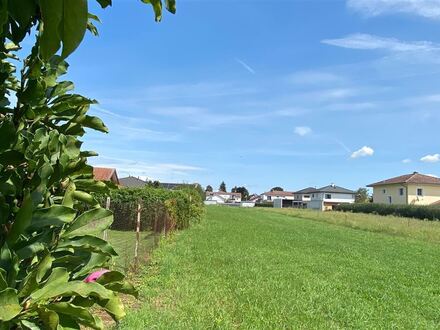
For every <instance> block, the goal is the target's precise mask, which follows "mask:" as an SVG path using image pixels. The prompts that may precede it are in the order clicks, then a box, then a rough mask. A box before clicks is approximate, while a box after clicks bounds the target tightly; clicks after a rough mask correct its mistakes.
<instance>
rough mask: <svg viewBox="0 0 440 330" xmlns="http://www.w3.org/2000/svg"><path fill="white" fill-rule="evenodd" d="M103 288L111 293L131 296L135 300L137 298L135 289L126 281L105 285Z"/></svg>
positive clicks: (137, 293) (137, 294)
mask: <svg viewBox="0 0 440 330" xmlns="http://www.w3.org/2000/svg"><path fill="white" fill-rule="evenodd" d="M101 277H102V276H101ZM101 277H100V278H99V279H101ZM99 279H98V280H99ZM98 282H99V281H98ZM104 286H105V287H106V288H107V289H109V290H111V291H115V292H120V293H124V294H129V295H132V296H134V297H136V298H138V297H139V292H138V290H136V288H135V287H134V286H133V284H131V283H129V282H127V281H122V282H115V283H108V284H105V285H104Z"/></svg>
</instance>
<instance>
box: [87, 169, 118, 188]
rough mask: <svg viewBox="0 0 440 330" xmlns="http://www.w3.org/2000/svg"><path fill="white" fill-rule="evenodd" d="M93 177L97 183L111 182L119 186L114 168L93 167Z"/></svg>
mask: <svg viewBox="0 0 440 330" xmlns="http://www.w3.org/2000/svg"><path fill="white" fill-rule="evenodd" d="M93 177H94V178H95V180H98V181H112V182H114V183H116V184H119V179H118V174H117V173H116V169H115V168H107V167H93Z"/></svg>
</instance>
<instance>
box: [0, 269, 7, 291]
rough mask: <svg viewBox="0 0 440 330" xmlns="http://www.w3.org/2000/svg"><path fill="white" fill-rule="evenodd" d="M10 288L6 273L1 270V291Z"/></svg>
mask: <svg viewBox="0 0 440 330" xmlns="http://www.w3.org/2000/svg"><path fill="white" fill-rule="evenodd" d="M7 287H8V282H7V281H6V271H5V270H4V269H3V268H0V291H2V290H4V289H6V288H7Z"/></svg>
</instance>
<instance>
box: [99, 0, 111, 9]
mask: <svg viewBox="0 0 440 330" xmlns="http://www.w3.org/2000/svg"><path fill="white" fill-rule="evenodd" d="M96 1H98V3H99V4H100V5H101V7H102V8H106V7H108V6H111V5H112V0H96Z"/></svg>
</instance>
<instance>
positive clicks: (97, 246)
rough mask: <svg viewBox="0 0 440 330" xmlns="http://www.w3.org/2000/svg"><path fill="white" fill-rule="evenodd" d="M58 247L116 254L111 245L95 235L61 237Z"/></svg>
mask: <svg viewBox="0 0 440 330" xmlns="http://www.w3.org/2000/svg"><path fill="white" fill-rule="evenodd" d="M58 248H59V249H63V248H64V249H65V248H73V249H78V250H85V251H92V252H97V253H104V254H106V255H111V256H117V253H116V251H115V250H114V249H113V248H112V246H111V245H110V244H109V243H108V242H106V241H104V240H103V239H101V238H98V237H96V236H90V235H84V236H81V237H75V238H68V239H62V240H61V241H60V243H59V244H58Z"/></svg>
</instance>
